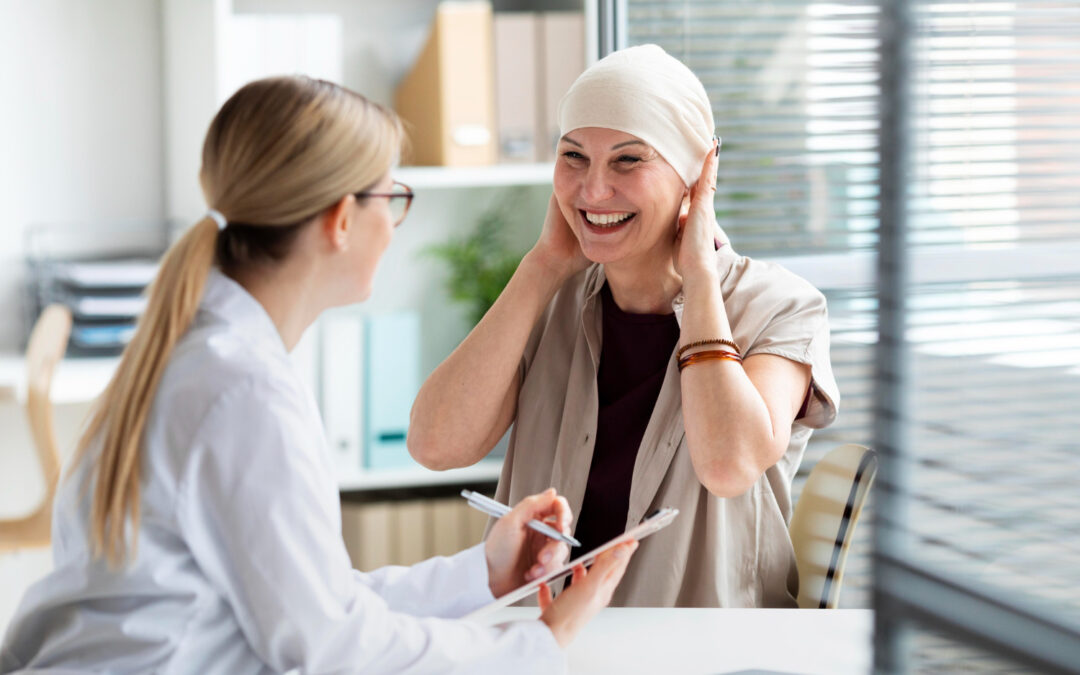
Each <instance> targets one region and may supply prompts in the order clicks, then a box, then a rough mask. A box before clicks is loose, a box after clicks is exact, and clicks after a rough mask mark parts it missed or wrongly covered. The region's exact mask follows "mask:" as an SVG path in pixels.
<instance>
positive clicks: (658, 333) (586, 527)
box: [574, 284, 679, 555]
mask: <svg viewBox="0 0 1080 675" xmlns="http://www.w3.org/2000/svg"><path fill="white" fill-rule="evenodd" d="M600 296H601V301H602V303H603V305H602V307H603V311H602V316H603V333H602V334H601V335H602V344H603V346H602V347H601V350H600V370H599V372H598V373H597V376H596V380H597V386H598V389H599V394H600V413H599V415H598V417H597V422H596V446H595V448H594V449H593V457H592V466H591V467H590V469H589V482H588V484H587V485H586V488H585V499H584V501H583V502H582V503H581V511H580V513H579V515H578V524H577V528H575V530H574V536H575V537H576V538H577V539H578V540H580V541H581V548H580V549H577V548H575V550H574V554H575V555H576V554H578V553H584V552H586V551H590V550H592V549H593V548H595V547H597V546H599V545H600V544H603V543H604V542H605V541H607V540H608V539H611V538H613V537H617V536H618V535H620V534H622V533H623V531H624V530H625V529H626V513H627V510H628V509H629V507H630V478H631V477H632V476H633V474H634V460H635V459H636V458H637V451H638V446H640V445H641V438H642V437H643V436H644V435H645V428H646V427H647V426H648V424H649V418H650V417H651V416H652V411H653V406H655V405H656V399H657V398H659V396H660V387H661V385H662V384H663V383H664V376H665V375H666V374H667V366H668V362H669V361H670V360H671V353H672V352H673V351H674V350H675V345H676V344H677V343H678V341H679V324H678V322H677V321H676V319H675V315H674V314H628V313H626V312H624V311H622V310H621V309H619V306H618V305H616V304H615V299H614V298H613V297H612V296H611V289H609V288H608V285H607V284H604V287H603V288H602V289H601V290H600Z"/></svg>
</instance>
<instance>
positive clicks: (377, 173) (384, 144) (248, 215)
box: [78, 77, 403, 566]
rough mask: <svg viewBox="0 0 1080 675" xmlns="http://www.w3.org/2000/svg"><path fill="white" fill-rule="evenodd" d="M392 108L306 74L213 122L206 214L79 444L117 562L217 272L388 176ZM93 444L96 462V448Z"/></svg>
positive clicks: (285, 249)
mask: <svg viewBox="0 0 1080 675" xmlns="http://www.w3.org/2000/svg"><path fill="white" fill-rule="evenodd" d="M402 137H403V133H402V129H401V123H400V121H399V120H398V118H397V116H395V115H394V113H393V112H391V111H390V110H388V109H386V108H383V107H382V106H379V105H377V104H374V103H372V102H370V101H368V100H367V99H365V98H364V97H362V96H360V95H359V94H356V93H354V92H351V91H348V90H346V89H344V88H342V87H339V86H337V85H335V84H332V83H330V82H324V81H321V80H313V79H310V78H306V77H275V78H267V79H264V80H256V81H255V82H251V83H249V84H246V85H244V86H243V87H241V88H240V90H239V91H237V92H236V93H235V94H233V95H232V96H231V97H230V98H229V100H228V101H226V102H225V104H224V105H223V106H222V107H221V110H219V111H218V113H217V115H215V116H214V120H213V122H211V124H210V128H209V130H207V132H206V140H205V142H204V143H203V152H202V167H201V169H200V171H199V181H200V183H201V185H202V190H203V195H204V196H205V197H206V203H207V204H209V205H211V206H212V207H214V208H215V209H217V210H218V211H219V212H221V213H223V214H224V215H225V217H227V220H228V226H227V227H226V228H225V229H224V230H221V231H220V232H219V230H218V225H217V223H216V222H215V221H214V220H213V219H211V218H210V217H209V216H207V217H206V218H203V219H202V220H201V221H199V222H198V223H197V224H196V225H195V226H194V227H192V228H191V229H190V230H189V231H188V232H187V233H186V234H185V235H184V236H183V237H182V238H181V239H180V240H179V241H177V242H176V243H175V244H174V245H173V246H172V247H171V248H170V249H169V250H168V251H167V252H166V253H165V256H164V257H163V258H162V261H161V267H160V269H159V270H158V274H157V277H156V278H155V279H154V282H153V284H151V286H150V289H149V301H148V303H147V307H146V310H145V312H144V314H143V316H142V318H141V319H140V320H139V324H138V327H137V328H136V330H135V336H134V337H133V338H132V340H131V343H130V344H129V345H128V347H127V349H125V350H124V354H123V356H122V357H121V359H120V365H119V368H118V369H117V371H116V374H115V375H114V376H113V379H112V381H111V382H110V383H109V386H108V387H107V388H106V390H105V393H104V394H102V396H101V398H100V399H99V400H98V403H97V407H96V409H95V410H94V412H93V415H92V416H91V419H90V423H89V425H88V426H87V429H86V431H85V433H84V434H83V436H82V438H81V439H80V441H79V449H78V454H79V459H80V461H91V462H93V467H92V470H91V472H90V474H89V477H90V478H91V479H92V480H93V488H94V492H93V497H92V502H91V510H90V528H89V529H90V546H91V549H92V551H93V554H94V556H95V557H102V556H104V557H105V559H106V560H107V561H108V563H109V564H110V565H111V566H118V565H120V564H121V563H123V562H124V560H125V558H126V556H127V553H128V548H127V543H128V538H127V536H126V531H125V528H126V525H127V520H128V518H129V517H130V518H131V533H132V537H131V551H132V552H134V550H135V545H136V543H137V541H136V539H137V533H138V529H139V504H140V501H139V482H140V479H141V476H140V451H141V448H142V444H143V433H144V430H145V428H146V424H147V418H148V417H149V413H150V408H151V406H152V405H153V402H154V396H155V394H156V393H157V388H158V383H159V382H160V381H161V377H162V375H163V374H164V372H165V368H166V366H167V365H168V363H169V358H170V357H171V355H172V352H173V348H174V347H175V346H176V343H177V342H178V341H179V340H180V338H181V337H182V336H183V335H184V333H185V332H186V331H187V330H188V327H189V326H190V325H191V322H192V319H193V318H194V317H195V313H196V312H197V311H198V308H199V303H200V302H201V300H202V295H203V288H204V286H205V285H206V280H207V277H208V275H209V272H210V268H211V266H212V265H213V264H214V263H215V261H216V262H217V264H218V265H219V266H221V268H222V270H223V271H224V272H225V273H226V274H233V273H236V272H239V271H242V270H243V269H244V268H249V267H252V266H255V265H267V264H270V265H273V264H276V263H277V262H280V261H281V260H282V259H283V258H284V257H285V256H287V255H288V253H289V251H290V248H291V246H292V242H293V241H294V240H295V238H296V234H297V233H298V232H299V231H300V229H302V228H303V227H304V226H305V225H306V224H308V223H311V222H314V220H315V217H316V216H318V215H319V214H320V213H322V212H323V211H325V210H326V209H327V208H329V207H330V206H332V205H333V204H336V203H337V202H338V201H340V200H341V198H342V197H344V196H345V195H348V194H353V193H356V192H360V191H363V190H366V189H369V188H370V187H371V186H372V185H374V184H375V183H376V182H377V181H379V180H380V179H381V178H382V177H384V176H385V175H386V173H387V172H388V171H389V170H390V167H391V166H392V165H393V163H394V162H395V161H396V159H397V157H398V155H399V153H400V150H401V145H402ZM91 447H92V448H94V451H93V456H90V453H91V451H90V448H91Z"/></svg>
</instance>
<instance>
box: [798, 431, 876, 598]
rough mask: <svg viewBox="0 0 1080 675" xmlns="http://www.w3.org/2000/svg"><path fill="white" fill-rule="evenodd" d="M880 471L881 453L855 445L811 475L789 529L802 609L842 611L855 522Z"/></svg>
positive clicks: (833, 452)
mask: <svg viewBox="0 0 1080 675" xmlns="http://www.w3.org/2000/svg"><path fill="white" fill-rule="evenodd" d="M876 473H877V454H876V453H874V451H873V450H870V449H869V448H866V447H863V446H861V445H855V444H848V445H841V446H840V447H838V448H834V449H833V450H831V451H830V452H829V453H828V454H826V455H825V457H823V458H822V459H821V461H820V462H818V463H817V466H815V467H814V468H813V470H812V471H811V472H810V476H809V477H808V478H807V479H806V485H805V486H803V489H802V494H801V495H800V496H799V501H798V503H797V504H795V510H794V513H792V515H791V524H790V526H789V527H788V531H789V532H790V534H791V542H792V544H794V546H795V560H796V563H797V566H798V569H799V598H798V603H799V607H801V608H803V609H811V608H820V609H834V608H835V607H836V605H837V602H838V600H839V598H840V584H841V582H842V581H843V577H844V565H845V563H846V562H847V554H848V549H850V548H851V540H852V535H853V534H854V533H855V524H856V523H857V522H858V521H859V516H860V515H861V513H862V507H863V504H864V503H865V502H866V496H867V494H868V493H869V492H870V484H871V483H873V482H874V475H875V474H876Z"/></svg>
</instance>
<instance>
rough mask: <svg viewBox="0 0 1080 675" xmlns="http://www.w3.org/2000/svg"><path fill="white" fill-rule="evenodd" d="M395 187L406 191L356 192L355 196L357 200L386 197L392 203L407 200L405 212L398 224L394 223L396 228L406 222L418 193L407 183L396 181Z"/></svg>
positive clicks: (402, 213)
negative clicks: (396, 200) (397, 200)
mask: <svg viewBox="0 0 1080 675" xmlns="http://www.w3.org/2000/svg"><path fill="white" fill-rule="evenodd" d="M394 185H398V186H400V187H401V188H403V190H404V191H403V192H354V193H353V196H355V197H357V198H360V197H386V198H387V199H389V200H390V201H393V200H395V199H404V200H405V210H404V211H402V212H401V217H400V218H398V219H397V222H396V223H394V227H397V226H398V225H400V224H401V223H402V222H404V221H405V216H407V215H409V207H410V206H412V200H413V197H415V196H416V193H414V192H413V189H412V188H411V187H409V186H408V185H406V184H405V183H402V182H399V181H394Z"/></svg>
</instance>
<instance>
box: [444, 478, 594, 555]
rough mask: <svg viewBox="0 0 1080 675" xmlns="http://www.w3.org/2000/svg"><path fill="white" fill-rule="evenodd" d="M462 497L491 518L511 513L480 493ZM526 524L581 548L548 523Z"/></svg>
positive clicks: (531, 522) (468, 491)
mask: <svg viewBox="0 0 1080 675" xmlns="http://www.w3.org/2000/svg"><path fill="white" fill-rule="evenodd" d="M461 496H462V497H464V498H465V499H466V500H467V501H468V502H469V506H471V507H473V508H474V509H476V510H477V511H483V512H484V513H486V514H488V515H489V516H493V517H495V518H502V517H503V516H505V515H506V514H508V513H510V507H509V506H507V505H506V504H500V503H499V502H497V501H495V500H494V499H491V498H490V497H485V496H484V495H482V494H480V493H479V492H473V491H472V490H462V491H461ZM525 524H526V525H528V526H529V527H530V528H531V529H533V530H536V531H537V532H539V533H540V534H543V535H546V536H548V537H551V538H552V539H555V540H556V541H561V542H563V543H565V544H569V545H570V546H581V542H580V541H578V540H577V539H574V538H573V537H571V536H569V535H566V534H563V533H562V532H559V531H558V530H556V529H555V528H554V527H551V526H550V525H548V524H546V523H542V522H540V521H539V520H536V519H533V520H530V521H529V522H527V523H525Z"/></svg>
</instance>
